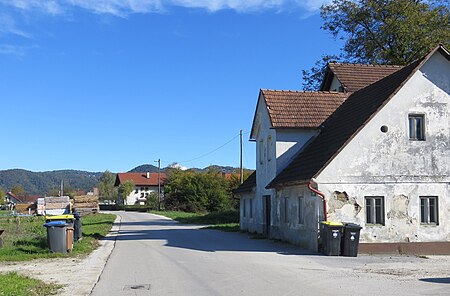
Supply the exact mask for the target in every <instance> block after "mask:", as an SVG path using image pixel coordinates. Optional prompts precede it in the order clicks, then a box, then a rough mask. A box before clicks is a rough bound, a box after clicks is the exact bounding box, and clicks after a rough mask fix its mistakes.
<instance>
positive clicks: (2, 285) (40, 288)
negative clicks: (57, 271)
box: [0, 272, 61, 296]
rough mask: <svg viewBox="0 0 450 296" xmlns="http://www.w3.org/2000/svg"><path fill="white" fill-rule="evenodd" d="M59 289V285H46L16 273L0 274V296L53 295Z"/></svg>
mask: <svg viewBox="0 0 450 296" xmlns="http://www.w3.org/2000/svg"><path fill="white" fill-rule="evenodd" d="M60 288H61V286H60V285H56V284H46V283H44V282H42V281H40V280H36V279H32V278H29V277H26V276H22V275H18V274H17V273H16V272H9V273H6V274H0V296H45V295H55V294H56V293H57V291H58V290H59V289H60Z"/></svg>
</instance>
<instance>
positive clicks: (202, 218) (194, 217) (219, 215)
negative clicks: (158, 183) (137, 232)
mask: <svg viewBox="0 0 450 296" xmlns="http://www.w3.org/2000/svg"><path fill="white" fill-rule="evenodd" d="M152 213H154V214H157V215H161V216H165V217H168V218H171V219H174V220H176V221H178V222H180V223H184V224H205V225H217V224H228V223H239V211H238V210H229V211H221V212H212V213H187V212H177V211H164V212H162V211H161V212H159V211H152Z"/></svg>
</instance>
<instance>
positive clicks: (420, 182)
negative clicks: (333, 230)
mask: <svg viewBox="0 0 450 296" xmlns="http://www.w3.org/2000/svg"><path fill="white" fill-rule="evenodd" d="M321 89H322V91H321V92H313V93H303V94H302V93H300V92H295V93H296V94H298V96H292V95H290V94H291V93H292V92H284V95H280V97H281V98H279V99H278V100H277V102H282V103H279V104H278V105H277V104H273V102H271V99H270V95H269V96H266V100H265V102H264V104H261V96H262V95H263V96H264V95H265V94H266V93H267V94H269V93H271V92H274V91H264V90H263V91H261V92H260V96H259V99H258V106H257V110H256V113H255V119H254V124H253V128H252V135H251V139H252V140H254V141H256V146H257V158H258V159H257V164H256V168H257V173H256V178H255V180H254V183H253V184H252V185H253V187H252V186H250V184H246V186H245V187H244V188H243V189H245V188H247V189H246V190H244V191H243V192H241V193H239V194H240V195H241V218H242V219H243V220H242V222H241V228H242V229H245V230H249V231H255V232H258V233H265V234H266V235H268V236H269V237H271V238H278V239H283V240H287V241H290V242H292V243H295V244H299V245H301V246H303V247H305V248H308V249H311V250H315V251H317V250H318V249H319V248H320V245H319V244H320V230H319V229H320V227H319V223H320V222H321V221H324V220H332V221H340V222H354V223H357V224H359V225H361V226H362V227H363V228H362V230H361V238H360V241H361V248H362V249H364V244H366V246H370V245H372V246H373V245H375V244H383V245H384V246H386V245H389V244H391V245H392V247H393V248H397V249H398V248H399V246H403V245H402V244H405V243H409V245H413V244H420V243H425V244H428V245H430V246H431V245H433V244H434V247H435V246H436V244H439V243H449V242H450V187H449V186H450V185H449V184H450V149H449V148H450V147H449V145H450V120H449V114H450V106H449V105H450V58H449V52H448V51H447V50H446V49H445V48H443V47H438V48H436V49H435V50H433V51H432V52H431V53H430V54H429V55H427V56H426V57H424V58H422V59H421V60H419V61H416V62H415V63H413V64H411V65H408V66H406V67H393V66H387V67H383V66H363V65H347V64H330V65H329V67H328V71H327V74H326V75H325V78H324V80H323V83H322V87H321ZM327 91H328V92H330V94H333V95H332V96H331V95H330V96H326V97H324V98H325V99H324V100H318V99H317V98H318V96H320V94H322V96H324V95H323V94H324V93H326V92H327ZM275 93H277V94H280V93H283V92H280V91H278V92H275ZM338 94H340V95H341V97H339V98H340V99H341V103H338V102H336V101H333V102H331V101H330V100H331V99H332V98H334V99H336V98H337V97H338V96H339V95H338ZM309 96H313V97H314V98H315V100H314V102H313V101H308V100H307V97H309ZM267 97H269V99H267ZM306 101H308V102H309V104H305V102H306ZM302 102H303V103H302ZM299 105H300V107H299ZM261 106H262V107H261ZM326 108H329V110H328V113H329V114H326V113H327V112H323V114H322V113H321V112H322V111H324V109H326ZM333 108H334V110H332V109H333ZM293 110H294V111H293ZM318 110H319V111H318ZM290 113H296V114H290ZM320 114H322V115H324V116H326V118H325V119H323V118H322V117H320V116H319V115H320ZM300 117H301V118H300ZM288 119H289V120H290V121H291V122H292V123H293V124H292V125H293V126H291V127H287V126H286V125H287V124H286V122H289V120H288ZM293 119H295V120H293ZM280 122H284V123H283V125H279V123H280ZM306 123H310V126H306V125H307V124H306ZM286 133H289V135H290V136H292V137H291V138H290V141H289V142H288V141H283V139H285V138H286ZM269 138H271V139H272V140H270V139H269ZM279 140H281V141H280V143H278V142H279ZM266 141H267V142H266ZM270 141H273V142H274V147H273V148H271V147H270V146H267V144H266V143H269V142H270ZM284 148H286V149H284ZM270 149H273V151H271V150H270ZM261 150H262V151H263V152H262V153H261ZM267 153H272V156H274V157H275V159H270V160H269V158H270V157H271V156H269V154H267ZM278 160H279V161H278ZM270 162H272V163H270ZM250 187H252V188H254V190H253V191H250V190H248V188H250ZM249 200H252V201H251V202H250V201H249ZM250 204H251V206H252V207H253V209H252V214H253V220H249V218H250V217H249V216H248V215H246V216H245V217H243V214H242V212H243V210H244V207H245V209H246V210H247V211H248V209H247V208H248V207H249V205H250ZM260 224H261V225H262V226H259V225H260ZM437 249H439V248H437ZM447 249H448V247H447Z"/></svg>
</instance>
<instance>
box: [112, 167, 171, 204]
mask: <svg viewBox="0 0 450 296" xmlns="http://www.w3.org/2000/svg"><path fill="white" fill-rule="evenodd" d="M165 180H166V174H165V173H160V174H159V177H158V173H149V172H147V173H118V174H117V176H116V181H115V183H114V186H120V184H123V183H125V182H126V181H132V182H133V184H134V190H133V191H132V192H131V193H130V194H129V195H128V196H119V200H120V201H121V202H122V203H123V204H125V205H145V203H146V201H147V198H148V197H149V196H150V194H152V193H155V194H158V182H159V186H160V189H161V191H160V196H161V198H162V197H163V196H164V183H165Z"/></svg>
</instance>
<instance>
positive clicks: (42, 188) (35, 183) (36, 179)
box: [0, 169, 103, 195]
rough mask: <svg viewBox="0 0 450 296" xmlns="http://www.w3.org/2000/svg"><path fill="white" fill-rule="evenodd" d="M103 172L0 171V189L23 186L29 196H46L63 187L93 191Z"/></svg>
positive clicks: (7, 189)
mask: <svg viewBox="0 0 450 296" xmlns="http://www.w3.org/2000/svg"><path fill="white" fill-rule="evenodd" d="M102 174H103V172H85V171H76V170H60V171H49V172H31V171H27V170H22V169H12V170H3V171H0V187H1V188H3V190H5V191H9V190H11V189H12V188H13V187H14V186H16V185H19V186H21V187H22V188H23V189H24V190H25V192H26V193H27V194H29V195H44V194H46V193H48V192H50V191H51V190H52V189H55V188H59V187H60V186H61V180H63V181H64V187H65V188H68V189H69V188H70V189H73V190H85V191H89V190H92V188H93V187H96V186H97V184H98V182H99V179H100V176H101V175H102Z"/></svg>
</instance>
